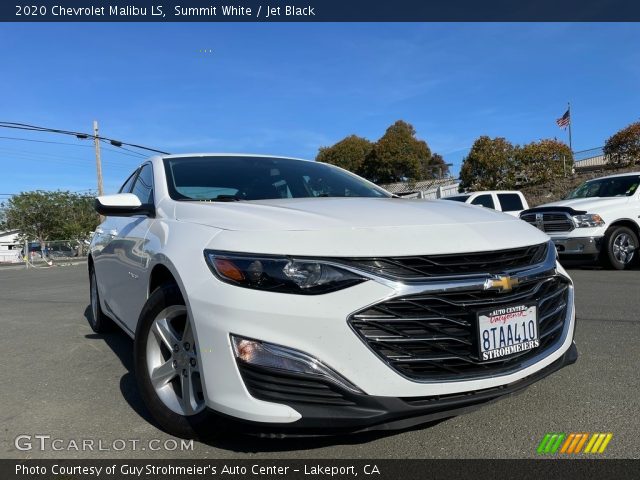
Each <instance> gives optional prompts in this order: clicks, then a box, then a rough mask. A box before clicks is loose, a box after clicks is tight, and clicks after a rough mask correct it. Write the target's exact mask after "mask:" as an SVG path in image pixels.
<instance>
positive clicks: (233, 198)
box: [199, 195, 241, 202]
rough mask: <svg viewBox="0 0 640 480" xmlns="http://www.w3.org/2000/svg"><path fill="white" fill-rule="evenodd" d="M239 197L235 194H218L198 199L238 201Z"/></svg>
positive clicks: (202, 200)
mask: <svg viewBox="0 0 640 480" xmlns="http://www.w3.org/2000/svg"><path fill="white" fill-rule="evenodd" d="M240 200H241V199H240V198H238V197H236V196H235V195H218V196H217V197H213V198H203V199H199V201H201V202H239V201H240Z"/></svg>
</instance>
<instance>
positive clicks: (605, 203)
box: [540, 197, 629, 213]
mask: <svg viewBox="0 0 640 480" xmlns="http://www.w3.org/2000/svg"><path fill="white" fill-rule="evenodd" d="M628 202H629V198H628V197H602V198H601V197H592V198H573V199H569V200H560V201H558V202H552V203H547V204H544V205H540V206H541V207H571V208H573V209H574V210H584V211H587V212H589V213H599V211H601V210H603V209H605V210H606V209H609V208H617V207H618V206H620V205H624V204H626V203H628Z"/></svg>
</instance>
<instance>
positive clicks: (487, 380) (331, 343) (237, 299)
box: [186, 249, 575, 430]
mask: <svg viewBox="0 0 640 480" xmlns="http://www.w3.org/2000/svg"><path fill="white" fill-rule="evenodd" d="M203 263H204V262H203ZM205 268H207V267H206V266H205ZM549 268H551V271H555V272H556V273H555V274H556V275H561V276H563V277H567V275H566V272H564V270H563V269H562V267H561V266H560V265H556V262H555V252H553V249H550V252H549V256H548V261H547V262H545V265H544V266H543V267H541V269H542V270H544V271H545V272H548V271H549V270H548V269H549ZM196 277H197V278H196ZM567 278H568V277H567ZM190 280H192V282H191V283H190V285H189V286H187V288H186V290H187V291H189V292H190V293H189V295H188V297H187V303H188V307H189V309H190V314H191V317H192V319H193V321H194V323H195V326H196V328H195V330H196V337H197V338H196V341H197V344H198V345H199V352H200V357H201V358H200V364H201V372H202V380H203V387H204V391H205V400H206V404H207V406H208V407H209V408H210V409H212V410H215V411H216V412H219V413H222V414H224V415H228V416H230V417H233V418H236V419H240V420H246V421H249V422H256V423H258V424H272V425H276V426H277V425H285V424H288V425H294V424H296V425H304V426H305V427H307V426H310V427H313V422H314V420H313V419H314V418H315V419H316V420H315V421H316V422H319V423H320V424H322V422H323V420H322V419H323V418H324V419H325V420H324V422H325V423H324V425H322V427H323V429H325V428H327V427H329V426H330V425H329V424H331V425H337V426H338V428H344V429H351V430H353V429H356V430H357V429H362V428H368V425H382V424H389V423H397V422H404V420H405V419H406V418H409V417H411V418H413V417H416V416H417V417H420V419H418V420H417V423H421V422H424V421H428V420H429V418H431V419H435V418H437V417H438V415H439V416H440V417H443V416H451V415H455V414H456V412H459V408H466V407H468V406H474V405H476V404H481V403H483V402H484V401H485V397H484V396H482V397H478V396H477V394H476V392H483V393H482V395H487V397H488V398H494V397H497V396H500V395H502V394H503V393H505V390H504V389H505V388H511V387H510V386H511V385H516V384H520V383H519V382H521V381H523V380H525V379H528V378H537V377H536V375H537V374H538V372H540V371H548V370H547V369H548V368H549V367H550V366H551V365H560V366H562V365H565V364H567V363H570V362H569V361H568V360H567V357H566V355H567V352H568V351H569V350H570V349H571V346H572V341H573V335H574V328H575V308H574V305H573V291H572V288H571V295H570V297H569V299H568V308H567V310H566V318H565V323H564V328H563V331H562V335H561V338H560V340H559V341H558V343H557V345H554V347H553V349H552V350H550V351H549V352H547V353H545V354H544V355H542V356H540V357H536V358H533V359H532V361H530V362H527V363H526V364H523V365H521V366H520V367H519V368H518V369H514V370H510V371H505V372H500V373H497V374H494V375H490V374H488V375H486V376H483V377H476V378H466V379H463V378H460V379H457V378H452V379H448V380H435V381H424V382H419V381H412V380H410V379H408V378H405V377H404V376H402V375H399V374H398V373H397V372H396V371H394V370H393V369H392V368H390V367H389V365H387V364H386V363H385V362H383V361H381V359H380V358H377V357H376V355H375V354H374V353H373V352H372V351H371V350H370V349H369V347H368V346H367V345H366V344H365V343H364V342H363V341H362V340H361V339H360V338H359V337H358V336H357V335H356V334H355V333H354V332H353V331H352V330H351V328H350V327H349V324H348V322H347V319H348V317H349V316H350V315H351V314H352V313H354V312H357V311H359V310H361V309H362V308H363V306H366V305H373V304H376V303H379V302H381V301H383V300H385V299H388V298H391V297H393V296H394V295H398V292H397V291H396V290H394V288H393V286H390V285H388V284H383V283H379V282H376V281H367V282H364V283H362V284H359V285H356V286H354V287H350V288H348V289H345V290H341V291H338V292H334V293H330V294H326V295H319V296H303V295H286V294H275V293H270V292H263V291H257V290H249V289H244V288H239V287H235V286H233V285H229V284H225V283H222V282H220V281H219V280H217V279H216V278H214V277H213V275H211V272H210V271H209V270H208V268H207V269H206V270H204V269H203V271H202V272H201V275H194V276H192V277H190ZM194 280H198V281H194ZM437 283H438V282H435V287H434V286H432V287H427V286H416V287H415V288H418V289H422V288H442V287H439V286H438V285H437ZM472 283H475V280H474V281H473V282H472ZM430 285H431V284H430ZM481 285H482V284H481ZM412 288H414V287H412ZM474 288H475V287H474ZM478 288H480V289H481V288H482V286H480V287H478ZM230 335H236V336H240V337H244V338H253V339H259V340H260V341H263V342H268V343H272V344H276V345H282V346H286V347H287V348H291V349H296V350H298V351H301V352H304V353H306V354H308V355H310V356H312V357H314V358H316V359H318V360H320V361H321V362H323V363H324V364H325V365H327V366H328V367H330V368H332V369H333V370H334V371H336V372H337V373H338V374H340V375H341V376H342V377H343V378H345V379H347V380H348V381H349V382H351V383H352V384H353V385H355V386H356V387H358V388H359V389H360V390H361V391H362V392H363V395H362V396H360V397H358V398H352V399H350V400H349V399H348V402H349V403H350V405H344V404H343V405H340V406H339V407H349V408H346V409H343V410H341V411H343V412H345V413H344V417H345V418H344V419H343V420H340V419H339V415H337V411H338V410H335V409H332V410H331V415H330V417H326V416H323V414H321V412H319V411H318V408H319V407H318V406H317V405H310V404H309V403H308V402H292V401H290V398H284V397H280V398H279V397H278V396H277V395H272V396H271V397H270V398H267V397H265V396H259V395H252V393H251V385H249V384H248V382H247V380H246V378H245V375H243V372H241V369H240V368H239V367H238V364H237V362H236V358H235V355H234V353H233V351H232V346H231V340H230ZM563 358H564V360H563V361H561V362H558V361H559V360H561V359H563ZM558 368H560V367H558ZM254 373H255V372H254ZM258 380H259V379H258ZM514 388H515V387H514ZM490 391H491V392H494V393H487V392H490ZM469 392H474V393H472V394H471V395H470V394H469ZM337 393H338V395H342V394H341V393H340V392H337ZM471 397H473V398H475V400H473V402H468V401H467V400H465V399H468V398H471ZM453 398H457V399H458V400H455V401H454V400H452V399H453ZM411 399H413V400H411ZM424 399H431V400H429V401H428V405H429V407H428V408H427V406H425V405H416V402H420V401H421V400H424ZM433 399H439V400H438V402H440V400H442V399H446V402H445V403H444V404H443V403H440V404H439V406H438V407H437V409H436V411H434V410H433V408H431V407H430V405H434V403H431V402H432V400H433ZM478 399H481V400H478ZM414 400H415V402H414ZM449 402H451V403H449ZM299 403H304V405H301V404H299ZM334 406H336V405H334ZM354 408H355V409H356V410H358V412H359V413H358V414H355V415H354V411H353V409H354ZM362 412H364V413H362ZM443 412H448V413H443ZM362 415H364V417H365V419H364V420H363V419H362ZM434 415H435V417H434ZM425 416H429V418H427V419H426V420H425V419H424V418H422V417H425ZM354 418H355V420H354ZM318 419H320V420H318ZM329 420H330V422H329ZM299 422H300V423H299ZM309 422H311V425H309ZM394 428H402V426H400V427H394Z"/></svg>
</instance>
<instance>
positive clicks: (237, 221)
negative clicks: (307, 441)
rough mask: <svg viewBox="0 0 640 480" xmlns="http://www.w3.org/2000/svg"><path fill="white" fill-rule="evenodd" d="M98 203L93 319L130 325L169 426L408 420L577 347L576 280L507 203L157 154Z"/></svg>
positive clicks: (431, 414)
mask: <svg viewBox="0 0 640 480" xmlns="http://www.w3.org/2000/svg"><path fill="white" fill-rule="evenodd" d="M96 209H97V210H98V212H99V213H101V214H103V215H105V216H106V219H105V221H104V222H103V223H102V224H101V225H100V226H99V227H98V229H97V231H96V235H95V236H94V239H93V241H92V243H91V251H90V257H89V277H90V287H91V288H90V291H91V310H92V315H91V326H92V328H93V329H94V330H95V331H98V332H101V331H104V330H105V329H107V328H108V327H109V326H110V325H111V324H114V323H115V324H117V325H118V326H119V327H120V328H122V329H123V330H124V331H125V332H126V333H127V334H129V335H130V336H131V337H132V338H134V348H135V355H134V357H135V372H136V376H137V380H138V385H139V389H140V392H141V395H142V398H143V399H144V401H145V403H146V405H147V407H148V409H149V410H150V412H151V414H152V415H153V416H154V417H155V419H156V420H157V421H158V423H159V424H160V425H161V426H162V427H163V428H165V429H166V430H167V431H169V432H171V433H173V434H175V435H179V436H186V437H193V436H198V435H209V434H212V433H218V434H219V433H222V432H224V428H225V426H228V425H230V424H231V425H234V427H233V428H239V427H243V428H247V429H254V430H255V429H257V430H260V431H263V430H265V429H266V430H269V431H271V430H275V431H283V432H297V431H300V430H301V429H302V430H303V431H304V432H305V433H308V432H312V431H321V432H323V433H326V432H346V431H358V430H367V429H375V428H386V429H388V428H405V427H407V426H410V425H415V424H419V423H422V422H427V421H431V420H434V419H437V418H443V417H448V416H452V415H455V414H458V413H461V412H463V411H465V410H468V409H471V408H475V407H477V406H479V405H481V404H484V403H486V402H487V401H490V400H493V399H496V398H497V397H499V396H503V395H505V394H509V393H512V392H514V391H516V390H520V389H522V388H524V387H526V386H527V385H529V384H531V383H532V382H535V381H537V380H538V379H540V378H542V377H544V376H546V375H548V374H550V373H552V372H554V371H556V370H558V369H559V368H561V367H563V366H565V365H567V364H570V363H573V362H574V361H575V359H576V357H577V352H576V348H575V345H574V344H573V335H574V324H575V309H574V301H573V299H574V294H573V284H572V282H571V280H570V278H569V277H568V276H567V274H566V272H565V271H564V270H563V269H562V267H561V266H560V265H559V264H558V263H557V262H556V252H555V249H554V248H553V244H551V243H549V238H548V237H547V236H546V235H545V234H544V233H542V232H540V231H539V230H537V229H536V228H534V227H532V226H530V225H528V224H527V223H525V222H522V221H520V220H518V219H516V218H513V217H511V216H508V215H504V214H501V213H497V212H494V211H491V210H488V209H487V210H484V209H477V208H474V207H472V206H468V205H464V204H460V203H457V202H425V201H422V200H405V199H398V198H393V197H392V196H391V194H389V193H388V192H386V191H384V190H382V189H380V188H379V187H377V186H375V185H373V184H372V183H370V182H368V181H366V180H364V179H362V178H360V177H357V176H355V175H353V174H351V173H349V172H346V171H344V170H342V169H339V168H336V167H333V166H330V165H326V164H322V163H317V162H311V161H304V160H297V159H290V158H276V157H266V156H259V155H227V154H225V155H212V154H202V155H174V156H164V157H154V158H152V159H150V160H149V161H147V162H146V163H144V164H143V165H141V166H140V167H139V168H138V169H136V170H135V172H134V173H133V174H132V175H131V176H130V177H129V178H128V179H127V180H126V181H125V183H124V184H123V186H122V188H121V189H120V191H119V193H118V194H115V195H107V196H102V197H98V198H97V200H96ZM230 419H231V420H234V421H232V422H229V420H230ZM238 420H239V421H238Z"/></svg>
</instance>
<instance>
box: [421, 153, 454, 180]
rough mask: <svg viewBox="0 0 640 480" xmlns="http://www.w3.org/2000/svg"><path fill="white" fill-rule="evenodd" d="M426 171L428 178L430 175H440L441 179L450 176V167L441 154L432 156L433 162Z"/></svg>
mask: <svg viewBox="0 0 640 480" xmlns="http://www.w3.org/2000/svg"><path fill="white" fill-rule="evenodd" d="M427 168H428V169H427V170H425V177H426V178H428V177H429V174H431V175H438V176H439V177H445V176H447V175H448V174H449V166H448V165H447V163H446V162H445V161H444V158H443V157H442V155H440V154H439V153H434V154H433V155H431V162H430V163H429V164H428V165H427Z"/></svg>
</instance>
